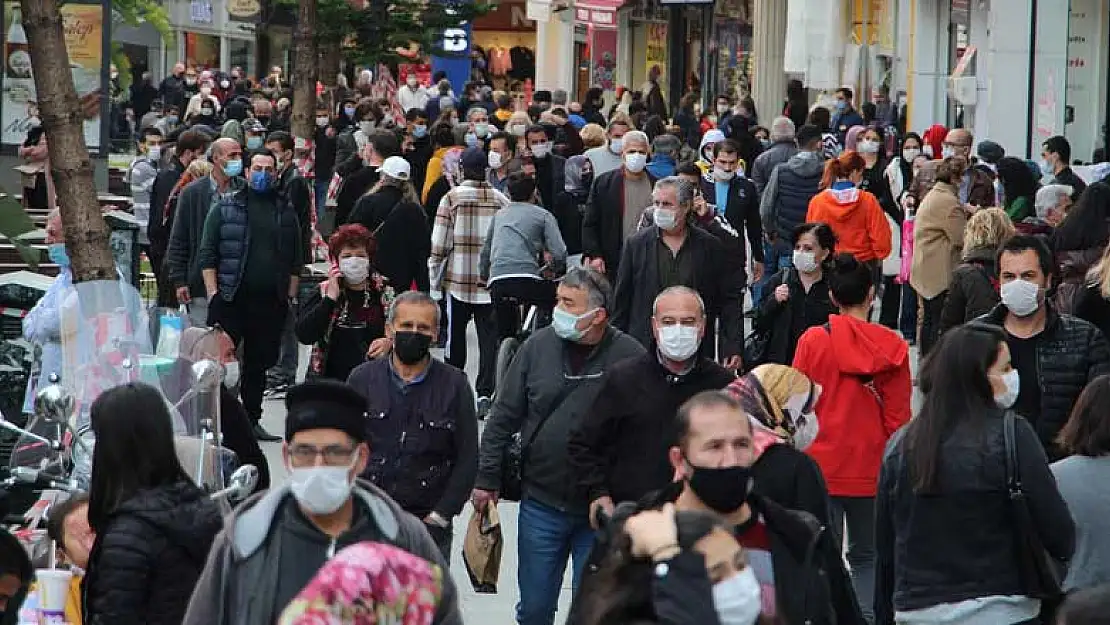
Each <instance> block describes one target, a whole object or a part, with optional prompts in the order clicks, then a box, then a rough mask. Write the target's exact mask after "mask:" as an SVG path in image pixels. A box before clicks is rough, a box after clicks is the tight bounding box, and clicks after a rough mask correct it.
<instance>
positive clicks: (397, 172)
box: [382, 156, 412, 180]
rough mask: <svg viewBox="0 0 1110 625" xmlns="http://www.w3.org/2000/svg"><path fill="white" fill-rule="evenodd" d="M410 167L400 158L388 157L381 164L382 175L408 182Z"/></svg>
mask: <svg viewBox="0 0 1110 625" xmlns="http://www.w3.org/2000/svg"><path fill="white" fill-rule="evenodd" d="M411 171H412V167H411V166H410V165H409V162H408V161H406V160H405V159H403V158H401V157H400V156H390V157H389V158H387V159H385V162H384V163H382V173H383V174H385V175H387V176H389V177H390V178H396V179H398V180H408V179H409V176H410V172H411Z"/></svg>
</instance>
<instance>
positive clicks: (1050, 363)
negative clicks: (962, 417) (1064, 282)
mask: <svg viewBox="0 0 1110 625" xmlns="http://www.w3.org/2000/svg"><path fill="white" fill-rule="evenodd" d="M1006 312H1007V310H1006V307H1005V306H1003V305H1002V304H999V305H998V306H995V307H994V309H993V310H991V311H990V312H989V313H987V314H985V315H983V316H982V317H979V318H978V319H977V320H976V321H983V322H986V323H989V324H991V325H996V326H1002V323H1003V321H1004V320H1005V319H1006ZM1037 370H1038V371H1040V372H1041V379H1040V380H1037V383H1038V384H1040V387H1041V412H1040V414H1037V415H1022V416H1023V417H1025V418H1026V419H1028V420H1029V422H1030V423H1031V424H1033V429H1034V430H1036V431H1037V435H1038V436H1039V437H1040V439H1041V443H1042V444H1044V448H1045V450H1047V452H1048V457H1049V458H1050V459H1052V460H1057V459H1059V458H1060V457H1062V454H1061V453H1060V452H1059V449H1058V448H1057V447H1056V435H1057V434H1058V433H1059V432H1060V429H1061V428H1063V427H1064V424H1065V423H1067V421H1068V416H1069V415H1070V414H1071V409H1072V407H1073V406H1074V405H1075V400H1076V399H1078V398H1079V394H1080V393H1082V392H1083V389H1084V388H1086V386H1087V383H1088V382H1090V381H1091V380H1093V379H1095V378H1097V377H1098V376H1100V375H1102V374H1104V373H1110V348H1107V344H1106V337H1104V336H1103V335H1102V332H1100V331H1099V329H1098V328H1096V327H1095V326H1093V325H1091V324H1090V323H1087V322H1086V321H1083V320H1082V319H1079V318H1077V317H1072V316H1071V315H1060V314H1057V313H1056V311H1055V310H1054V309H1053V308H1052V307H1051V305H1049V307H1048V319H1047V321H1046V323H1045V328H1044V331H1043V332H1042V333H1041V336H1040V341H1039V342H1038V344H1037Z"/></svg>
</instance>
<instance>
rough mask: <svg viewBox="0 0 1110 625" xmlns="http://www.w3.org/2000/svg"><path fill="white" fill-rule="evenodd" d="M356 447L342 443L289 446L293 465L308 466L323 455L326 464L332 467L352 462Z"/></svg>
mask: <svg viewBox="0 0 1110 625" xmlns="http://www.w3.org/2000/svg"><path fill="white" fill-rule="evenodd" d="M354 453H355V448H354V447H344V446H342V445H328V446H327V447H323V448H320V447H315V446H313V445H293V446H292V447H290V448H289V459H290V461H291V462H292V464H293V466H298V467H307V466H312V465H314V464H316V458H319V457H322V458H323V459H324V464H326V465H328V466H330V467H341V466H346V465H349V464H350V463H351V456H352V455H354Z"/></svg>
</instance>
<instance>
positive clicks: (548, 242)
mask: <svg viewBox="0 0 1110 625" xmlns="http://www.w3.org/2000/svg"><path fill="white" fill-rule="evenodd" d="M543 252H550V253H551V269H552V271H554V272H555V274H556V275H561V274H562V273H563V271H564V270H565V268H566V264H567V246H566V244H565V243H563V235H562V234H560V233H559V222H558V221H556V220H555V215H553V214H551V212H550V211H548V210H547V209H545V208H543V207H540V206H536V205H535V204H529V203H527V202H513V203H512V204H509V205H508V206H506V207H505V208H503V209H501V210H499V211H497V214H495V215H494V216H493V221H491V222H490V225H489V232H488V233H487V234H486V239H485V242H484V243H483V244H482V253H481V257H480V259H479V265H478V267H479V272H480V274H481V276H482V279H483V280H485V281H486V282H487V283H490V282H493V281H494V280H496V279H498V278H509V277H514V278H519V277H539V275H540V264H541V262H542V255H543Z"/></svg>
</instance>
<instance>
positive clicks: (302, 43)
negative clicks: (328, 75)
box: [290, 0, 316, 143]
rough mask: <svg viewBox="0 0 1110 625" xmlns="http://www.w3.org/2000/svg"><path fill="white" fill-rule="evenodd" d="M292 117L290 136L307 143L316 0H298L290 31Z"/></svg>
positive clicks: (313, 109)
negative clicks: (295, 23) (294, 26)
mask: <svg viewBox="0 0 1110 625" xmlns="http://www.w3.org/2000/svg"><path fill="white" fill-rule="evenodd" d="M294 45H295V46H296V47H295V52H294V56H293V79H294V83H293V116H292V119H291V120H290V121H291V124H290V125H291V128H292V131H293V137H294V139H296V140H298V141H297V142H298V143H300V140H301V139H303V140H304V141H306V142H308V143H311V141H312V137H313V134H314V129H315V124H314V123H313V122H314V121H315V119H316V0H300V4H299V7H298V10H297V30H296V32H295V33H294Z"/></svg>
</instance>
